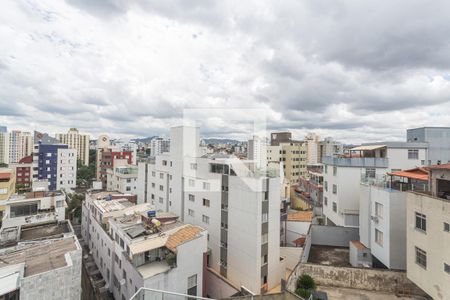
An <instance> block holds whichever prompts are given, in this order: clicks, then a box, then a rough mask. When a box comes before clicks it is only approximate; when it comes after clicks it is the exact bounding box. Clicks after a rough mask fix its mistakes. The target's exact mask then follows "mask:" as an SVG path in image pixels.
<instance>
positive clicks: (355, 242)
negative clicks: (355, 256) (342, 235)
mask: <svg viewBox="0 0 450 300" xmlns="http://www.w3.org/2000/svg"><path fill="white" fill-rule="evenodd" d="M351 243H352V244H353V245H354V246H355V247H356V249H358V250H364V249H366V248H367V247H366V246H364V245H363V244H362V243H361V242H360V241H356V240H355V241H351Z"/></svg>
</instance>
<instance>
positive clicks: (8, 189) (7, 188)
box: [0, 168, 16, 220]
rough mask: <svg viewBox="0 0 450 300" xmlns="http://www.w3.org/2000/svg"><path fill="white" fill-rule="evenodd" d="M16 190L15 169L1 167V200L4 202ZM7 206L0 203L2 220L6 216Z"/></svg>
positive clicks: (0, 217)
mask: <svg viewBox="0 0 450 300" xmlns="http://www.w3.org/2000/svg"><path fill="white" fill-rule="evenodd" d="M15 191H16V177H15V174H14V170H12V169H6V168H0V201H1V202H2V203H3V202H5V201H6V200H7V199H9V197H11V195H13V194H14V193H15ZM5 209H6V207H5V206H4V205H0V220H1V219H2V218H3V216H4V211H5Z"/></svg>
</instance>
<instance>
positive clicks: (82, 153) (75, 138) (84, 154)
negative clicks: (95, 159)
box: [55, 128, 89, 166]
mask: <svg viewBox="0 0 450 300" xmlns="http://www.w3.org/2000/svg"><path fill="white" fill-rule="evenodd" d="M55 138H56V139H57V140H59V141H60V142H61V143H63V144H66V145H68V146H69V148H70V149H76V150H77V159H79V160H80V161H81V163H82V164H83V165H85V166H87V165H89V135H88V134H80V133H79V132H78V129H76V128H70V129H69V131H68V132H67V133H57V134H56V135H55Z"/></svg>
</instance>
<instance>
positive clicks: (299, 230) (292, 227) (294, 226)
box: [286, 221, 311, 247]
mask: <svg viewBox="0 0 450 300" xmlns="http://www.w3.org/2000/svg"><path fill="white" fill-rule="evenodd" d="M310 225H311V223H310V222H297V221H287V222H286V240H287V245H288V246H291V247H295V244H294V243H293V242H292V241H294V240H296V239H298V238H299V237H301V236H303V235H306V234H307V233H308V230H309V226H310Z"/></svg>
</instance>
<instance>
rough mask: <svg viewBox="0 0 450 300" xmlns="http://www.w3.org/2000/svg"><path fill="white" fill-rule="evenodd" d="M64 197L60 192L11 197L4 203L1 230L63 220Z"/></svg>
mask: <svg viewBox="0 0 450 300" xmlns="http://www.w3.org/2000/svg"><path fill="white" fill-rule="evenodd" d="M65 199H66V195H65V194H64V193H61V192H36V193H26V194H22V195H14V196H11V197H10V198H9V199H8V200H6V201H4V203H2V205H5V212H4V215H3V220H2V230H3V229H5V228H9V227H15V226H22V225H27V224H34V223H40V222H48V221H63V220H64V219H65V209H66V207H67V204H66V200H65Z"/></svg>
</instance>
